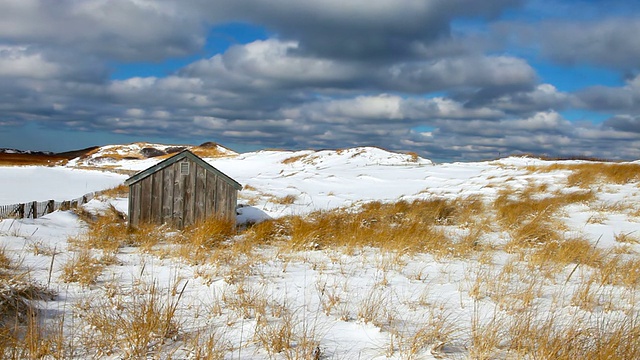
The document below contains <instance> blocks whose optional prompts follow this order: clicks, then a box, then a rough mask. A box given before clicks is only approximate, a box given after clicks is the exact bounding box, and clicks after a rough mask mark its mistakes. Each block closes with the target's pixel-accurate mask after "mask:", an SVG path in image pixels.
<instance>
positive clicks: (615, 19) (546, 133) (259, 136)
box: [0, 0, 640, 161]
mask: <svg viewBox="0 0 640 360" xmlns="http://www.w3.org/2000/svg"><path fill="white" fill-rule="evenodd" d="M134 141H156V142H164V143H185V144H198V143H201V142H204V141H216V142H219V143H221V144H223V145H227V146H229V147H231V148H233V149H234V150H237V151H241V152H243V151H250V150H257V149H265V148H279V149H309V148H310V149H321V148H343V147H351V146H364V145H374V146H380V147H383V148H387V149H391V150H400V151H414V152H417V153H419V154H420V155H422V156H425V157H427V158H431V159H434V160H436V161H457V160H462V161H469V160H478V159H491V158H496V157H498V156H505V155H508V154H514V153H534V154H540V155H548V156H562V157H568V156H589V157H599V158H609V159H640V2H639V1H629V0H602V1H597V0H590V1H588V0H582V1H576V0H571V1H569V0H530V1H527V0H486V1H478V0H315V1H306V0H0V147H10V148H18V149H25V150H26V149H31V150H50V151H65V150H72V149H78V148H82V147H87V146H91V145H102V144H112V143H129V142H134Z"/></svg>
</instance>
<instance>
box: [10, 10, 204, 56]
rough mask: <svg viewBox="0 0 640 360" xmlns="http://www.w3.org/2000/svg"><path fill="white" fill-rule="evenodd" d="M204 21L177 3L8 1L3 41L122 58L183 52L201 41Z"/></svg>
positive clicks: (179, 54) (192, 48)
mask: <svg viewBox="0 0 640 360" xmlns="http://www.w3.org/2000/svg"><path fill="white" fill-rule="evenodd" d="M202 21H203V19H202V18H200V17H197V16H195V14H194V13H193V12H191V11H182V10H181V6H180V3H176V2H171V1H153V2H151V1H137V0H109V1H98V0H84V1H75V0H56V1H50V0H24V1H23V0H6V1H2V2H0V34H2V35H1V40H2V41H5V42H10V43H14V44H33V45H37V46H57V47H63V48H65V49H66V50H67V51H72V52H74V53H79V54H81V55H82V56H87V55H90V56H100V57H106V58H107V59H115V60H125V61H135V60H137V61H151V60H161V59H164V58H166V57H169V56H184V55H187V54H191V53H193V52H194V51H196V50H198V49H199V48H200V47H201V46H202V45H203V44H204V42H205V37H204V35H205V27H204V26H203V23H202Z"/></svg>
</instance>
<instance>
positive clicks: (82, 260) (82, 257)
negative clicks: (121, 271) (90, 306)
mask: <svg viewBox="0 0 640 360" xmlns="http://www.w3.org/2000/svg"><path fill="white" fill-rule="evenodd" d="M104 268H105V265H104V264H103V263H102V262H101V261H100V259H98V258H97V257H94V255H93V253H92V252H91V251H90V250H89V249H82V250H80V251H79V252H78V253H76V254H75V255H74V256H73V257H72V258H71V259H70V260H69V261H67V262H66V263H65V264H64V266H63V267H62V275H61V276H60V278H61V279H62V281H64V282H67V283H70V282H75V283H78V284H80V285H81V286H85V287H86V286H90V285H93V284H95V283H96V281H97V280H98V277H100V275H102V271H103V270H104Z"/></svg>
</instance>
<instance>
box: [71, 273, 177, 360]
mask: <svg viewBox="0 0 640 360" xmlns="http://www.w3.org/2000/svg"><path fill="white" fill-rule="evenodd" d="M186 285H187V284H186V283H185V284H184V286H183V287H182V288H181V289H180V288H176V289H175V291H174V293H175V295H172V294H171V292H169V293H168V294H166V295H163V294H161V290H160V289H159V288H158V287H157V286H156V285H155V284H152V285H146V286H145V285H142V286H138V287H137V290H132V291H131V292H130V293H122V294H115V295H114V296H111V297H107V298H105V299H103V300H98V301H97V303H96V304H91V305H90V306H85V307H84V308H79V309H78V310H77V315H78V316H79V317H80V318H82V319H84V321H86V323H87V324H88V325H89V326H87V327H86V328H85V333H84V334H83V343H85V344H86V346H87V347H88V349H87V350H88V351H91V350H93V351H95V353H96V354H101V355H102V356H111V355H115V354H119V355H120V357H122V358H127V359H140V358H147V357H148V356H149V355H155V356H153V358H163V357H164V356H162V355H161V354H162V350H163V349H162V346H163V344H164V343H165V342H166V341H167V340H169V339H172V338H175V337H177V336H178V334H179V332H180V322H179V321H178V319H177V316H176V310H177V307H178V305H179V303H180V299H181V298H182V293H183V292H184V289H185V288H186Z"/></svg>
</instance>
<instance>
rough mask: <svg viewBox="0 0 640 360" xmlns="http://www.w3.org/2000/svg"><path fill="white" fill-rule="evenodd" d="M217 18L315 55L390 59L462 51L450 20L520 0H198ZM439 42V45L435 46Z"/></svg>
mask: <svg viewBox="0 0 640 360" xmlns="http://www.w3.org/2000/svg"><path fill="white" fill-rule="evenodd" d="M196 3H197V4H198V8H199V10H200V12H201V13H205V14H209V16H210V18H211V19H212V20H213V21H215V20H216V19H217V20H218V21H219V20H220V19H221V18H222V19H229V18H232V19H237V20H244V21H249V22H252V23H259V24H262V25H264V26H266V27H267V28H269V29H271V30H272V31H273V32H275V33H277V34H278V35H279V36H280V37H281V38H282V39H285V40H296V41H300V43H301V46H300V48H298V49H296V50H297V51H299V52H302V53H305V54H311V55H313V56H320V57H329V58H339V59H369V60H370V61H375V60H391V61H396V60H398V59H402V58H406V57H413V56H425V55H431V56H438V55H440V54H449V55H451V54H452V53H456V54H458V55H459V54H464V53H467V50H466V49H465V48H464V47H460V46H456V45H455V44H451V43H449V42H448V41H444V42H443V40H450V39H451V26H450V24H451V21H452V20H454V19H456V18H460V17H474V18H492V17H495V16H497V15H499V14H500V13H501V12H502V11H504V10H506V9H508V8H511V7H515V6H519V5H521V4H522V3H523V1H522V0H494V1H489V2H478V1H475V0H431V1H423V0H378V1H367V0H351V1H346V2H345V1H339V0H326V1H297V0H275V1H274V0H271V1H268V0H247V1H241V2H240V1H235V0H224V1H216V2H210V1H204V0H200V1H196ZM432 44H435V45H436V46H435V47H436V48H437V49H433V48H431V45H432Z"/></svg>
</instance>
